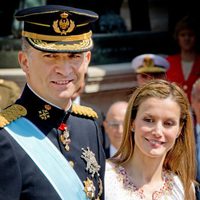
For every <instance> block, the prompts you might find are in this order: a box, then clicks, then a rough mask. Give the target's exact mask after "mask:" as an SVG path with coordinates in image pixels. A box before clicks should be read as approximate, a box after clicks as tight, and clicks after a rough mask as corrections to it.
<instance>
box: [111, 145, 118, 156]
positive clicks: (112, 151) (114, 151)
mask: <svg viewBox="0 0 200 200" xmlns="http://www.w3.org/2000/svg"><path fill="white" fill-rule="evenodd" d="M116 152H117V149H116V148H115V147H114V146H113V145H112V144H110V157H112V156H114V155H115V153H116Z"/></svg>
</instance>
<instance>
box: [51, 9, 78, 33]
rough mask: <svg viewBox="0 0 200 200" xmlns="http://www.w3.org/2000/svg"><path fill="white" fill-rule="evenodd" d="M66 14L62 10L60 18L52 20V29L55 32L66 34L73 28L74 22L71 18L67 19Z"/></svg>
mask: <svg viewBox="0 0 200 200" xmlns="http://www.w3.org/2000/svg"><path fill="white" fill-rule="evenodd" d="M68 16H69V15H68V14H67V13H66V12H63V13H61V14H60V17H61V19H60V20H56V21H54V22H53V29H54V31H55V32H56V33H60V35H67V33H70V32H72V31H73V30H74V27H75V24H74V22H73V21H72V20H71V19H70V20H69V19H68Z"/></svg>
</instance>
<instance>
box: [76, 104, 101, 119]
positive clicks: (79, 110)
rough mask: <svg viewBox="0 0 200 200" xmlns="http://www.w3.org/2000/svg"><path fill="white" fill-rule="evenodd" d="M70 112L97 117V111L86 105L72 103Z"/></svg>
mask: <svg viewBox="0 0 200 200" xmlns="http://www.w3.org/2000/svg"><path fill="white" fill-rule="evenodd" d="M72 113H75V114H78V115H83V116H87V117H93V118H98V115H97V113H96V112H95V111H94V110H93V109H92V108H89V107H86V106H80V105H77V104H73V105H72Z"/></svg>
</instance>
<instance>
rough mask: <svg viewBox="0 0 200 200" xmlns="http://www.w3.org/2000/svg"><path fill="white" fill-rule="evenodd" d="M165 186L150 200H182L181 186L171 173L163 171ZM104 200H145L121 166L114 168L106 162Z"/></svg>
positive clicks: (141, 192)
mask: <svg viewBox="0 0 200 200" xmlns="http://www.w3.org/2000/svg"><path fill="white" fill-rule="evenodd" d="M163 178H164V180H165V184H164V185H162V186H161V187H160V188H159V189H158V191H155V192H154V193H153V195H152V200H183V199H184V191H183V186H182V183H181V181H180V179H179V178H178V176H176V175H174V174H173V173H172V172H168V171H164V172H163ZM105 200H145V196H144V194H143V191H142V190H141V189H137V188H136V187H135V186H134V185H133V183H132V182H131V180H130V178H129V177H128V175H127V173H126V171H125V169H124V168H123V167H122V166H115V164H113V163H111V162H108V161H107V162H106V172H105Z"/></svg>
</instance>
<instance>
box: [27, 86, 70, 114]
mask: <svg viewBox="0 0 200 200" xmlns="http://www.w3.org/2000/svg"><path fill="white" fill-rule="evenodd" d="M27 86H28V87H29V89H30V90H31V91H32V92H33V93H34V94H35V95H36V96H38V97H39V98H40V99H42V100H43V101H45V102H47V103H48V104H50V105H52V106H54V107H56V108H59V109H60V110H63V109H62V108H60V107H59V106H57V105H55V104H53V103H51V102H49V101H47V100H46V99H44V98H42V97H41V96H40V95H38V94H37V93H36V92H35V91H34V90H33V89H32V88H31V86H30V85H29V84H28V83H27ZM71 105H72V101H71V99H70V103H69V106H68V108H67V109H66V110H65V111H67V110H69V108H70V107H71Z"/></svg>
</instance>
